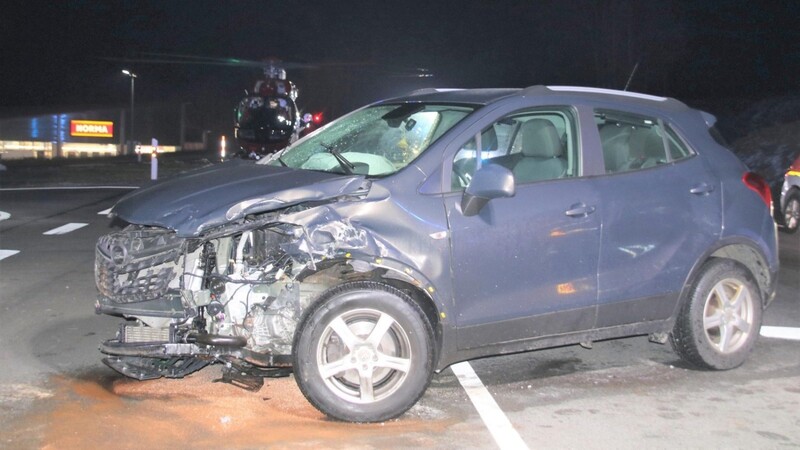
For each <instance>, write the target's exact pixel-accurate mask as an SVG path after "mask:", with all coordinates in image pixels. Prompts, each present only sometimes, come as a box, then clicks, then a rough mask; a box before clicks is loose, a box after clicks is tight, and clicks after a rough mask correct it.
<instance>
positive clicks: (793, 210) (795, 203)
mask: <svg viewBox="0 0 800 450" xmlns="http://www.w3.org/2000/svg"><path fill="white" fill-rule="evenodd" d="M798 225H800V192H796V191H795V192H792V193H791V194H789V197H788V198H787V199H786V207H785V208H783V226H784V227H783V231H785V232H787V233H790V234H791V233H794V232H795V231H797V228H798Z"/></svg>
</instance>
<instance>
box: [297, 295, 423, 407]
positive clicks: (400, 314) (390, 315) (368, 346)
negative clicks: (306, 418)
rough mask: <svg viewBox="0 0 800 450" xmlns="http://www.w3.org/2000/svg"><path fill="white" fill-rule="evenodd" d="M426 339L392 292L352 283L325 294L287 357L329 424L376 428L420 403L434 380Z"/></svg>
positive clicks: (419, 315) (417, 316)
mask: <svg viewBox="0 0 800 450" xmlns="http://www.w3.org/2000/svg"><path fill="white" fill-rule="evenodd" d="M433 355H434V349H433V331H432V328H431V325H430V322H429V321H428V320H427V318H426V317H425V314H424V313H423V311H422V310H421V309H420V307H419V306H418V305H417V304H416V303H415V302H414V301H413V300H412V299H411V298H410V297H409V296H408V295H406V294H405V293H403V292H402V291H400V290H398V289H395V288H394V287H391V286H388V285H385V284H382V283H376V282H367V281H359V282H352V283H345V284H342V285H340V286H337V287H335V288H333V289H331V290H329V291H327V292H325V293H324V294H323V295H322V296H321V298H320V299H319V301H318V302H316V303H315V304H314V305H313V306H312V307H310V308H309V309H308V310H307V311H306V313H305V314H304V316H303V318H302V319H301V321H300V325H299V326H298V328H297V331H296V333H295V338H294V345H293V350H292V356H293V363H294V372H295V379H296V380H297V384H298V385H299V387H300V390H301V391H302V392H303V395H305V397H306V398H307V399H308V401H309V402H311V404H312V405H314V406H315V407H316V408H317V409H319V410H320V411H322V412H323V413H325V414H326V415H328V416H329V417H331V418H334V419H337V420H342V421H347V422H381V421H385V420H389V419H392V418H395V417H397V416H399V415H401V414H403V413H404V412H406V411H407V410H408V409H409V408H411V407H412V406H413V405H414V404H415V403H416V402H417V400H419V398H420V397H421V396H422V394H423V393H424V392H425V389H427V387H428V384H429V383H430V380H431V376H432V375H433V364H434V363H433Z"/></svg>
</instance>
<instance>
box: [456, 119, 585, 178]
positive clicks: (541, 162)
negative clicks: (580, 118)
mask: <svg viewBox="0 0 800 450" xmlns="http://www.w3.org/2000/svg"><path fill="white" fill-rule="evenodd" d="M575 135H576V128H575V120H574V118H573V116H572V114H571V113H570V112H569V111H568V110H566V109H565V110H552V111H550V110H538V111H535V112H526V113H516V114H513V115H510V116H506V117H504V118H502V119H500V120H499V121H497V122H495V123H494V124H492V126H490V127H488V128H486V129H485V130H483V131H482V132H481V133H480V134H479V135H476V136H474V137H473V138H472V139H470V140H469V141H468V142H466V143H465V144H464V145H462V147H461V150H460V151H458V152H457V153H456V156H455V158H454V159H453V173H452V177H451V179H452V188H453V189H454V190H458V189H463V188H465V187H466V186H467V185H468V184H469V182H470V181H471V179H472V175H473V174H474V173H475V171H476V170H477V169H478V168H480V167H481V166H482V165H485V164H499V165H501V166H503V167H505V168H507V169H509V170H510V171H511V172H512V173H513V174H514V179H515V181H516V183H517V184H524V183H532V182H536V181H545V180H552V179H557V178H565V177H573V176H576V174H577V167H578V164H577V159H578V158H577V155H578V151H577V144H576V142H577V140H576V139H575ZM477 142H480V145H478V144H476V143H477ZM478 147H480V150H479V151H478V150H476V149H478Z"/></svg>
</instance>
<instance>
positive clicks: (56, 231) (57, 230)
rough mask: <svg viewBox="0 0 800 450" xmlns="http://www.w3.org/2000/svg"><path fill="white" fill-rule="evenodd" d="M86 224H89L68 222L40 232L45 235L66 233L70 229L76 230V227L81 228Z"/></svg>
mask: <svg viewBox="0 0 800 450" xmlns="http://www.w3.org/2000/svg"><path fill="white" fill-rule="evenodd" d="M86 225H89V224H88V223H68V224H66V225H61V226H60V227H58V228H53V229H52V230H50V231H45V232H44V233H42V234H46V235H52V234H67V233H69V232H70V231H75V230H77V229H78V228H83V227H85V226H86Z"/></svg>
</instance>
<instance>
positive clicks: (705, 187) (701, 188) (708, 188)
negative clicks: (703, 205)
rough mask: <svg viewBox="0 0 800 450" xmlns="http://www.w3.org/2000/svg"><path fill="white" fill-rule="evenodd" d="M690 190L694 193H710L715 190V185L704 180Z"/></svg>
mask: <svg viewBox="0 0 800 450" xmlns="http://www.w3.org/2000/svg"><path fill="white" fill-rule="evenodd" d="M689 192H690V193H692V194H694V195H708V194H710V193H712V192H714V186H713V185H711V184H708V183H705V182H703V183H700V184H697V185H695V186H694V187H692V188H691V189H689Z"/></svg>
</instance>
